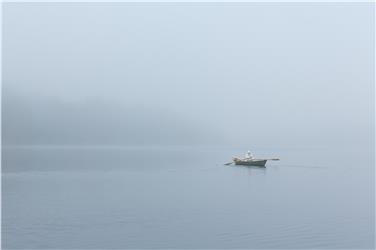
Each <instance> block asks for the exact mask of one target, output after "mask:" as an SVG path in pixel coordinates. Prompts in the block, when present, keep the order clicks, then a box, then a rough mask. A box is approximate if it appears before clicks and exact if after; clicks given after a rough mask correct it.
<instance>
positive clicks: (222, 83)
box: [2, 3, 375, 148]
mask: <svg viewBox="0 0 376 250" xmlns="http://www.w3.org/2000/svg"><path fill="white" fill-rule="evenodd" d="M374 19H375V13H374V6H373V4H372V3H4V4H3V55H2V56H3V58H2V60H3V67H2V71H3V79H2V140H3V144H4V145H30V144H49V145H50V144H79V145H81V144H105V145H113V144H115V145H139V144H142V145H145V144H146V145H165V144H166V145H219V146H221V145H233V146H247V147H248V146H250V147H254V148H257V147H309V146H327V145H342V146H343V145H359V146H362V147H363V146H364V147H370V146H371V145H373V143H374V105H375V103H374V94H375V90H374V77H375V75H374V67H375V65H374V59H375V58H374V56H375V48H374V42H375V41H374V39H375V27H374V21H375V20H374Z"/></svg>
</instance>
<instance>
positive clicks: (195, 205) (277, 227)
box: [2, 147, 375, 249]
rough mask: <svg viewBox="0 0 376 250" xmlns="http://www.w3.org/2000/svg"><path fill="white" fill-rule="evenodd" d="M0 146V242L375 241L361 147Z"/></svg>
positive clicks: (270, 244)
mask: <svg viewBox="0 0 376 250" xmlns="http://www.w3.org/2000/svg"><path fill="white" fill-rule="evenodd" d="M245 150H246V149H233V148H195V147H178V148H173V147H171V148H158V147H154V148H153V147H149V148H142V147H133V148H132V147H123V148H121V147H24V148H3V159H2V163H3V164H2V165H3V166H2V167H3V173H2V240H3V247H4V248H81V249H83V248H97V249H98V248H105V249H109V248H357V249H359V248H374V244H375V243H374V233H375V228H374V221H375V217H374V201H375V200H374V176H375V175H374V163H373V159H372V157H371V155H372V152H370V151H369V150H364V149H362V150H361V149H346V150H340V149H338V148H337V149H335V150H333V149H331V148H320V149H289V150H287V149H284V150H281V149H278V150H276V149H273V150H271V149H268V150H266V149H265V150H254V151H253V153H254V154H255V155H256V156H271V157H274V156H278V157H280V158H281V159H282V160H281V161H280V162H268V164H267V167H266V168H258V167H235V166H224V165H223V163H225V162H227V161H228V160H229V159H231V156H233V155H237V154H239V153H243V151H245Z"/></svg>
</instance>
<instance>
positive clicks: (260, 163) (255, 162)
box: [234, 160, 267, 167]
mask: <svg viewBox="0 0 376 250" xmlns="http://www.w3.org/2000/svg"><path fill="white" fill-rule="evenodd" d="M234 162H235V165H243V166H258V167H265V164H266V162H267V160H235V161H234Z"/></svg>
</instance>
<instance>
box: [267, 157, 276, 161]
mask: <svg viewBox="0 0 376 250" xmlns="http://www.w3.org/2000/svg"><path fill="white" fill-rule="evenodd" d="M268 160H270V161H279V158H271V159H268Z"/></svg>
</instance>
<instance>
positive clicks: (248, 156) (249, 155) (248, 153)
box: [245, 150, 253, 160]
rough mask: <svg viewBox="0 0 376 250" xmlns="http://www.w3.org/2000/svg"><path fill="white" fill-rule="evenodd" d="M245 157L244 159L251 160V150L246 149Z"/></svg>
mask: <svg viewBox="0 0 376 250" xmlns="http://www.w3.org/2000/svg"><path fill="white" fill-rule="evenodd" d="M245 159H246V160H252V159H253V155H252V153H251V151H249V150H248V152H247V153H246V154H245Z"/></svg>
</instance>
